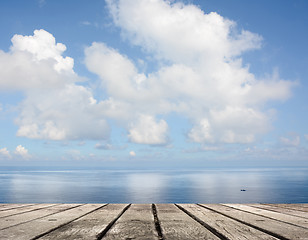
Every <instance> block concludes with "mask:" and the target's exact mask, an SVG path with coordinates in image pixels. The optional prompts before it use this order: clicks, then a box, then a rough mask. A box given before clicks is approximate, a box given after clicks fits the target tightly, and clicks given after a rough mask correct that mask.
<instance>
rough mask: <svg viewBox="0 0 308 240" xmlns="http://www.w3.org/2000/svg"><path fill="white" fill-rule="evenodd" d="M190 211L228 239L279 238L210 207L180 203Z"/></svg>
mask: <svg viewBox="0 0 308 240" xmlns="http://www.w3.org/2000/svg"><path fill="white" fill-rule="evenodd" d="M180 206H181V207H183V208H184V209H185V210H187V211H188V212H189V213H191V214H192V215H194V216H195V217H197V218H198V219H200V220H201V221H203V222H204V223H205V224H207V225H209V226H210V227H211V228H214V229H216V230H217V231H218V232H219V233H221V234H222V235H223V236H225V237H226V238H227V239H237V240H244V239H245V240H247V239H251V240H253V239H256V240H257V239H277V238H275V237H273V236H270V235H268V234H266V233H264V232H261V231H259V230H257V229H254V228H252V227H249V226H247V225H244V224H241V223H239V222H237V221H235V220H233V219H230V218H228V217H226V216H223V215H221V214H217V213H215V212H213V211H211V210H209V209H205V208H203V207H200V206H198V205H195V204H180Z"/></svg>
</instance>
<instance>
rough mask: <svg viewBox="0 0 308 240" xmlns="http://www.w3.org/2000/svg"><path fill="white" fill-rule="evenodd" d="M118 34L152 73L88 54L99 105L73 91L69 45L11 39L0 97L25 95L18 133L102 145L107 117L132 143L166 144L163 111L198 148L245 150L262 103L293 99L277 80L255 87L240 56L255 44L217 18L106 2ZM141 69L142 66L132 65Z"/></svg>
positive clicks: (97, 49)
mask: <svg viewBox="0 0 308 240" xmlns="http://www.w3.org/2000/svg"><path fill="white" fill-rule="evenodd" d="M107 3H108V6H109V10H110V12H111V14H112V16H113V19H114V23H115V24H116V25H117V26H118V27H119V28H120V29H121V32H122V36H124V37H125V38H126V39H127V40H128V41H130V42H131V43H133V44H135V45H136V46H139V47H140V48H142V49H143V50H144V51H145V53H146V54H148V55H149V57H150V58H151V59H152V60H153V61H156V62H155V64H157V66H159V68H158V69H157V70H155V71H153V72H151V73H147V72H142V71H140V70H139V69H138V67H137V66H138V64H137V66H136V64H135V63H134V61H133V60H131V59H130V58H129V57H128V56H125V55H124V54H121V53H120V52H119V51H118V50H116V49H113V48H111V47H109V46H107V45H106V44H104V43H93V44H92V45H91V46H90V47H87V48H86V49H85V64H86V66H87V68H88V70H89V71H91V72H93V73H95V74H97V75H98V76H99V77H100V79H101V83H102V84H101V86H102V88H104V92H106V96H105V97H106V99H104V100H102V101H99V100H97V99H95V98H94V97H93V93H92V89H91V88H89V87H85V86H84V85H83V86H80V85H78V82H80V81H82V80H83V79H82V78H80V77H79V76H78V75H77V74H76V73H75V72H74V70H73V67H74V60H73V59H72V58H70V57H66V56H64V52H65V50H66V46H65V45H64V44H62V43H57V42H56V40H55V38H54V36H53V35H52V34H50V33H48V32H46V31H45V30H36V31H34V34H33V36H21V35H15V36H14V37H13V38H12V47H11V50H10V51H9V52H3V51H0V89H1V90H3V89H4V90H6V89H13V90H22V91H23V92H24V96H25V99H24V100H23V101H22V103H21V104H20V106H19V107H20V114H19V116H18V118H17V119H16V124H17V125H18V126H19V129H18V132H17V135H18V136H23V137H28V138H34V139H51V140H84V139H95V140H102V139H106V138H108V137H109V127H108V124H107V119H112V120H115V121H116V123H117V124H118V125H119V126H122V127H124V128H125V129H126V130H127V132H128V138H129V140H130V141H131V142H134V143H143V144H166V143H167V142H168V137H167V136H168V124H167V122H166V121H165V120H164V118H165V116H166V115H168V114H169V113H176V114H179V115H181V116H184V117H186V118H187V119H189V120H190V121H191V123H192V124H193V126H192V128H191V130H190V131H189V133H188V137H189V139H190V140H191V141H193V142H198V143H217V142H223V143H250V142H253V141H255V139H256V137H257V136H258V135H260V134H263V133H265V132H267V131H268V130H269V129H270V125H271V114H270V111H269V110H268V109H266V103H267V102H269V101H273V100H279V101H283V100H286V99H287V98H289V97H290V95H291V89H292V87H293V86H294V83H293V82H290V81H286V80H282V79H280V77H279V75H278V74H277V72H275V71H274V73H273V74H272V75H268V76H264V77H263V78H260V79H257V78H256V77H255V76H254V75H253V74H252V73H251V72H250V70H249V67H248V66H245V65H243V63H242V59H241V54H242V53H244V52H245V51H248V50H253V49H258V48H260V47H261V43H262V37H260V36H259V35H257V34H254V33H251V32H249V31H245V30H239V29H238V28H237V26H236V23H235V22H233V21H231V20H229V19H226V18H224V17H222V16H220V15H219V14H217V13H209V14H205V13H204V12H203V11H202V10H200V9H199V8H198V7H197V6H194V5H185V4H183V3H173V1H172V2H169V1H163V0H156V1H148V0H107ZM138 61H139V62H142V61H143V60H142V61H140V59H139V60H138Z"/></svg>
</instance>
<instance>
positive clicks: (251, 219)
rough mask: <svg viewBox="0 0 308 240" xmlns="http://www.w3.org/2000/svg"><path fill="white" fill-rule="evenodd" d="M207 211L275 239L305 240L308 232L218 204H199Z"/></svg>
mask: <svg viewBox="0 0 308 240" xmlns="http://www.w3.org/2000/svg"><path fill="white" fill-rule="evenodd" d="M201 205H202V206H205V207H206V208H208V209H212V210H214V211H216V212H217V213H221V214H224V215H225V216H229V217H231V218H232V219H236V220H237V221H240V222H241V223H244V224H247V225H249V226H252V227H254V228H256V229H259V230H262V231H264V232H267V233H269V234H272V235H273V236H276V237H277V238H281V239H294V240H295V239H306V240H307V236H308V230H307V229H306V228H303V227H298V226H295V225H291V224H288V223H284V222H281V221H277V220H273V219H270V218H267V217H263V216H258V215H255V214H252V213H247V212H243V211H240V210H238V209H234V208H230V207H227V206H224V205H220V204H201Z"/></svg>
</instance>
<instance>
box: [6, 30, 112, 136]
mask: <svg viewBox="0 0 308 240" xmlns="http://www.w3.org/2000/svg"><path fill="white" fill-rule="evenodd" d="M65 50H66V46H65V45H64V44H62V43H56V40H55V38H54V36H53V35H52V34H50V33H48V32H46V31H45V30H35V31H34V35H33V36H21V35H15V36H14V37H13V38H12V46H11V50H10V52H8V53H5V52H1V51H0V89H13V90H22V91H23V93H24V96H25V99H24V100H23V101H22V102H21V103H20V105H19V109H20V114H19V116H18V117H17V119H16V121H15V123H16V124H17V125H18V126H19V129H18V132H17V136H22V137H28V138H33V139H50V140H83V139H105V138H108V136H109V127H108V125H107V123H106V120H105V117H104V114H103V112H101V111H100V107H99V104H98V103H97V101H96V100H95V99H94V97H93V94H92V91H91V89H89V88H87V87H84V86H79V85H77V82H79V81H82V80H83V79H82V78H81V77H79V76H78V75H77V74H76V73H75V72H74V70H73V65H74V60H73V59H72V58H70V57H64V56H63V53H64V51H65Z"/></svg>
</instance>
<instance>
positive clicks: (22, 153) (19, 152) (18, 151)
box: [14, 145, 30, 159]
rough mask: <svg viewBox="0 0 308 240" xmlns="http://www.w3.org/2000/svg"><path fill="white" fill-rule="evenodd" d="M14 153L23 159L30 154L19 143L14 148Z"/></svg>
mask: <svg viewBox="0 0 308 240" xmlns="http://www.w3.org/2000/svg"><path fill="white" fill-rule="evenodd" d="M14 153H15V154H16V155H18V156H20V157H22V158H24V159H27V158H29V157H30V154H29V153H28V150H27V149H26V148H25V147H23V146H21V145H18V146H17V147H16V149H15V152H14Z"/></svg>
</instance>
